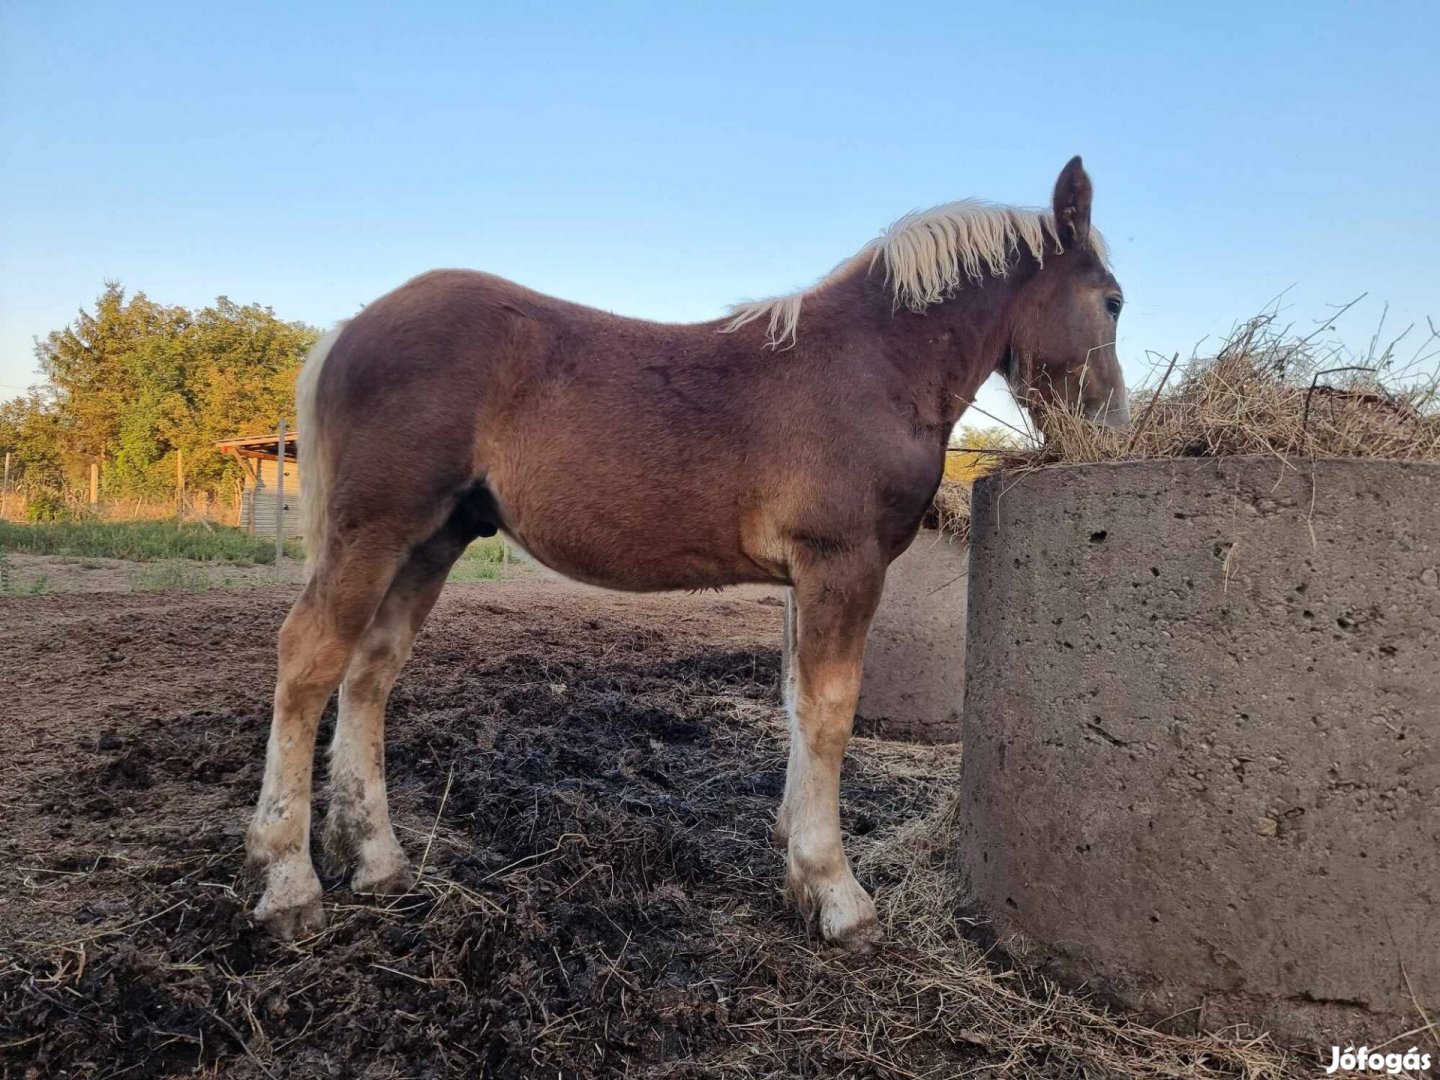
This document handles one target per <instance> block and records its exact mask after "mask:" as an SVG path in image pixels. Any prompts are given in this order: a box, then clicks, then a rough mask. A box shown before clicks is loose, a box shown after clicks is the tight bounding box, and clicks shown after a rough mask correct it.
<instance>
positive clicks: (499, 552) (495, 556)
mask: <svg viewBox="0 0 1440 1080" xmlns="http://www.w3.org/2000/svg"><path fill="white" fill-rule="evenodd" d="M504 562H505V544H504V542H503V541H502V540H501V539H500V537H498V536H490V537H486V538H485V539H483V540H476V541H475V542H474V543H473V544H471V545H470V546H469V547H468V548H466V549H465V554H463V555H461V556H460V558H459V560H458V561H457V562H456V563H455V565H454V567H452V568H451V570H450V577H449V578H448V580H450V581H494V580H495V579H496V578H498V577H499V576H500V567H501V565H502V564H503V563H504Z"/></svg>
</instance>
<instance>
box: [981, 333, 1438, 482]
mask: <svg viewBox="0 0 1440 1080" xmlns="http://www.w3.org/2000/svg"><path fill="white" fill-rule="evenodd" d="M1331 325H1333V320H1332V321H1331V323H1328V324H1327V325H1326V327H1322V330H1323V329H1328V328H1329V326H1331ZM1436 341H1437V337H1436V334H1435V333H1434V332H1433V331H1432V333H1431V335H1430V337H1429V338H1427V339H1426V341H1425V342H1424V343H1423V344H1422V346H1421V347H1420V349H1419V350H1418V351H1417V352H1416V353H1415V354H1414V356H1413V357H1412V359H1411V360H1410V361H1409V362H1408V363H1404V364H1399V363H1397V361H1396V357H1395V347H1396V345H1397V344H1398V342H1392V343H1391V345H1390V346H1389V347H1387V348H1385V349H1384V350H1382V351H1380V352H1379V353H1378V355H1377V354H1376V351H1375V349H1374V347H1373V346H1372V348H1371V351H1370V353H1369V354H1368V355H1366V356H1364V357H1358V358H1357V357H1353V356H1349V355H1346V354H1345V353H1344V352H1343V351H1342V350H1341V349H1339V348H1336V347H1333V346H1326V345H1322V344H1319V343H1317V341H1316V337H1315V335H1311V336H1309V337H1304V338H1297V337H1294V336H1291V335H1290V334H1289V333H1288V332H1287V330H1286V329H1284V328H1281V327H1280V326H1279V325H1278V323H1277V319H1276V316H1275V315H1274V314H1265V315H1260V316H1257V317H1255V318H1253V319H1250V320H1249V321H1247V322H1245V323H1243V324H1241V325H1240V326H1239V327H1237V328H1236V329H1235V330H1234V331H1233V332H1232V333H1231V335H1230V337H1229V338H1228V339H1227V340H1226V341H1225V342H1224V344H1223V345H1222V346H1221V348H1220V349H1219V351H1218V352H1216V353H1215V355H1213V356H1204V357H1195V358H1192V359H1191V360H1190V361H1189V363H1188V364H1186V365H1185V366H1184V367H1183V369H1182V370H1181V371H1180V372H1179V378H1178V379H1177V380H1175V382H1174V384H1173V385H1172V382H1171V378H1172V376H1173V375H1174V374H1175V370H1176V368H1177V367H1179V366H1180V365H1179V364H1178V360H1172V361H1171V362H1170V365H1169V366H1168V367H1167V368H1166V369H1165V372H1164V374H1163V375H1162V376H1161V377H1160V379H1159V381H1158V382H1157V383H1155V384H1153V385H1149V386H1142V387H1139V388H1137V389H1136V390H1134V391H1133V392H1132V394H1131V405H1132V409H1133V410H1134V422H1133V423H1132V425H1131V426H1130V427H1129V428H1106V427H1101V426H1099V425H1096V424H1092V423H1090V422H1088V421H1086V420H1084V419H1083V418H1081V417H1079V416H1077V415H1075V414H1074V413H1072V412H1067V411H1065V410H1052V411H1051V412H1050V413H1049V414H1047V415H1046V416H1045V417H1044V418H1043V420H1042V422H1041V428H1042V431H1043V442H1039V444H1038V445H1036V446H1033V447H1030V448H1027V449H1023V450H1018V451H1014V452H1008V453H1003V454H1001V455H1000V464H1001V466H1002V467H1004V468H1008V469H1024V468H1034V467H1039V466H1044V465H1053V464H1070V465H1077V464H1088V463H1093V462H1105V461H1132V460H1138V459H1143V458H1189V457H1225V456H1230V455H1237V454H1268V455H1274V456H1276V457H1278V458H1280V459H1282V460H1289V459H1312V460H1313V459H1319V458H1344V457H1375V458H1390V459H1429V460H1435V459H1440V385H1437V384H1440V380H1437V376H1436V374H1435V373H1434V372H1433V371H1430V372H1428V373H1427V372H1425V370H1424V369H1426V368H1427V367H1432V366H1433V365H1432V364H1431V361H1433V360H1434V358H1435V356H1436V353H1435V351H1434V347H1435V345H1436ZM1427 350H1429V351H1427Z"/></svg>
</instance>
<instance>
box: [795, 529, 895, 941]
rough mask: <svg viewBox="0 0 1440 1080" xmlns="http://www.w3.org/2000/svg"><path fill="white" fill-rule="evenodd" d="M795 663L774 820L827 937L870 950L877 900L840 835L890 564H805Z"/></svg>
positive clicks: (798, 590) (852, 560) (802, 903)
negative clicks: (858, 714) (844, 766)
mask: <svg viewBox="0 0 1440 1080" xmlns="http://www.w3.org/2000/svg"><path fill="white" fill-rule="evenodd" d="M794 578H795V602H796V606H797V616H798V626H797V628H796V634H795V641H794V649H793V653H792V658H791V663H792V664H793V665H794V671H793V680H794V682H793V697H792V699H791V700H790V701H789V702H788V703H787V704H788V705H789V709H790V765H789V770H788V772H787V773H786V777H785V798H784V801H783V802H782V803H781V806H780V815H779V818H778V819H777V822H776V826H775V837H776V840H777V842H779V843H781V844H783V845H785V846H786V849H787V871H788V876H787V883H786V884H787V888H788V890H789V892H790V894H791V895H792V896H793V897H794V898H795V901H796V903H797V904H798V905H799V907H800V910H801V911H802V912H803V913H804V914H805V915H806V917H807V918H815V919H816V920H817V921H818V922H819V925H820V932H821V934H822V935H823V936H824V938H825V940H826V941H831V942H836V943H838V944H842V945H845V946H847V947H850V948H854V949H857V950H861V951H869V950H870V949H872V948H873V947H874V946H875V944H876V943H877V942H878V941H879V940H880V937H881V933H880V928H879V925H878V924H877V923H876V920H875V903H874V901H872V900H871V899H870V896H869V894H867V893H866V892H865V890H864V889H862V888H861V887H860V884H859V882H857V881H856V880H855V875H854V874H853V873H852V872H851V870H850V864H849V862H848V861H847V860H846V858H845V849H844V847H843V845H842V844H841V839H840V766H841V762H842V760H843V759H844V756H845V747H846V746H847V745H848V744H849V742H850V730H851V727H852V726H853V724H854V721H855V703H856V700H857V699H858V698H859V696H860V669H861V662H862V660H863V658H864V652H865V635H866V633H867V632H868V631H869V629H870V619H871V616H873V615H874V613H875V607H876V605H877V604H878V603H879V601H880V591H881V588H882V587H883V585H884V580H885V569H884V564H883V563H881V562H879V561H878V560H866V559H861V558H856V557H854V556H851V557H847V558H844V559H838V560H837V559H826V560H823V561H816V562H814V563H811V564H809V565H806V566H803V567H801V568H797V570H796V571H795V572H794Z"/></svg>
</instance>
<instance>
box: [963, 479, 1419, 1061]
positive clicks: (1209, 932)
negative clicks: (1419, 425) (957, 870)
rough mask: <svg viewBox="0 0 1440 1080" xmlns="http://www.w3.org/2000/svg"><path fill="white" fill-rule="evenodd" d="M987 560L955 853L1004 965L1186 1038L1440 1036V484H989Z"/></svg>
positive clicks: (976, 528)
mask: <svg viewBox="0 0 1440 1080" xmlns="http://www.w3.org/2000/svg"><path fill="white" fill-rule="evenodd" d="M971 542H972V545H973V564H972V565H973V574H972V577H971V581H970V619H969V622H970V626H969V643H968V649H969V668H968V672H967V685H968V693H967V697H966V702H965V714H964V721H963V728H964V744H965V751H964V763H963V781H962V798H963V803H964V818H963V822H964V823H963V825H962V827H961V829H962V834H961V853H960V855H961V866H962V873H963V876H964V879H965V880H964V883H965V885H966V887H967V889H968V891H969V893H970V895H971V897H972V899H973V901H974V902H975V904H976V905H977V906H978V908H979V909H980V910H981V911H982V913H983V914H984V915H985V916H987V917H988V919H989V921H990V924H991V926H992V928H993V929H994V931H995V932H996V934H997V937H998V939H999V941H1000V942H1001V943H1002V945H1004V946H1005V947H1006V948H1007V949H1008V950H1010V951H1011V952H1012V953H1014V954H1017V955H1025V956H1028V957H1030V958H1031V959H1039V960H1042V961H1043V962H1045V963H1047V964H1048V966H1049V967H1050V968H1051V969H1052V970H1053V971H1054V973H1055V974H1057V975H1059V976H1060V977H1061V978H1062V979H1064V980H1067V981H1071V982H1080V981H1084V982H1086V983H1087V984H1088V985H1089V986H1091V987H1096V988H1100V989H1102V990H1104V991H1106V992H1108V993H1109V994H1110V995H1111V996H1113V997H1114V998H1116V999H1118V1000H1119V1001H1120V1002H1121V1003H1122V1004H1125V1005H1127V1006H1129V1007H1131V1008H1136V1009H1140V1010H1142V1011H1144V1012H1147V1013H1150V1014H1151V1015H1153V1016H1155V1017H1157V1018H1171V1021H1170V1022H1171V1023H1172V1024H1174V1023H1179V1024H1197V1025H1203V1026H1208V1027H1213V1026H1217V1025H1223V1024H1226V1023H1230V1022H1234V1021H1241V1020H1243V1021H1249V1022H1253V1023H1258V1024H1260V1025H1262V1026H1264V1027H1266V1028H1268V1029H1270V1030H1272V1031H1274V1032H1276V1033H1277V1034H1279V1035H1281V1036H1282V1037H1286V1038H1290V1039H1296V1040H1302V1041H1310V1042H1311V1044H1312V1045H1315V1046H1318V1047H1329V1046H1331V1045H1333V1044H1334V1043H1336V1042H1339V1043H1340V1045H1342V1046H1344V1045H1345V1040H1349V1039H1354V1040H1355V1041H1356V1042H1357V1044H1358V1042H1360V1041H1362V1040H1363V1041H1367V1042H1368V1043H1369V1044H1370V1045H1375V1043H1376V1042H1377V1041H1379V1040H1382V1039H1386V1038H1390V1037H1395V1036H1400V1035H1402V1034H1404V1033H1406V1032H1410V1031H1412V1030H1413V1029H1415V1028H1419V1027H1421V1026H1423V1024H1424V1020H1423V1019H1422V1014H1421V1010H1422V1008H1423V1010H1424V1013H1426V1014H1428V1016H1429V1018H1430V1020H1432V1021H1435V1022H1440V580H1437V576H1440V463H1419V462H1410V463H1407V462H1396V461H1378V460H1346V461H1322V462H1318V463H1314V464H1309V463H1291V464H1290V465H1286V464H1283V463H1282V462H1281V461H1279V460H1278V459H1276V458H1230V459H1220V460H1175V461H1149V462H1131V463H1124V464H1111V465H1083V466H1072V467H1064V468H1054V469H1047V470H1043V471H1040V472H1035V473H1031V474H1029V475H1026V476H1024V477H1022V478H1018V479H1017V478H1016V477H1015V476H1008V477H1004V478H992V479H990V480H985V481H982V482H981V483H980V484H979V485H978V486H977V487H976V489H975V496H974V509H973V519H972V540H971ZM1180 1014H1183V1015H1180ZM1432 1030H1433V1029H1432ZM1408 1038H1409V1041H1408V1042H1406V1041H1403V1040H1402V1044H1401V1046H1400V1049H1401V1050H1402V1051H1403V1050H1404V1049H1406V1048H1407V1047H1408V1046H1409V1045H1410V1043H1412V1042H1415V1041H1417V1039H1419V1040H1420V1041H1423V1038H1424V1036H1409V1037H1408Z"/></svg>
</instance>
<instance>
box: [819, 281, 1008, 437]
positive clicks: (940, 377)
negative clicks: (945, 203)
mask: <svg viewBox="0 0 1440 1080" xmlns="http://www.w3.org/2000/svg"><path fill="white" fill-rule="evenodd" d="M1017 278H1018V276H1012V277H1011V278H991V279H989V280H987V281H986V282H985V284H984V286H983V287H969V288H962V289H959V290H958V291H957V292H956V293H955V295H954V296H951V297H949V298H948V299H946V300H943V301H942V302H940V303H939V304H935V305H934V306H932V307H930V308H927V309H926V310H925V311H922V312H915V311H910V310H907V309H905V308H899V309H896V308H895V304H894V299H893V297H892V295H891V292H890V289H889V287H888V285H887V284H886V283H885V281H884V279H883V275H881V274H880V273H878V272H876V273H871V274H869V275H865V276H857V277H856V278H854V279H851V280H850V281H847V282H845V283H844V284H843V285H842V286H841V288H838V289H836V290H835V291H834V292H832V294H831V295H830V296H829V297H827V299H829V300H830V301H831V302H832V304H833V307H832V310H831V312H830V313H828V314H829V317H831V318H838V319H841V320H844V321H845V322H846V323H848V324H849V326H850V327H851V328H852V329H851V332H852V333H854V334H856V335H858V336H860V337H863V338H866V339H867V342H868V344H869V345H870V346H871V348H870V349H869V350H867V351H870V352H872V354H873V355H874V356H875V358H876V362H877V363H879V364H882V365H883V366H884V367H885V368H886V370H887V371H893V372H896V373H898V376H899V379H900V381H901V382H903V384H904V388H905V392H906V393H907V395H908V396H910V397H911V398H912V399H913V401H914V404H915V410H916V416H917V418H919V419H920V420H921V421H922V422H923V423H925V424H926V425H934V426H935V427H936V428H937V429H943V430H944V432H945V434H946V436H947V437H948V434H949V430H950V428H951V427H953V426H954V424H955V422H956V420H958V419H959V417H960V414H961V413H962V412H964V411H965V409H966V408H967V407H968V406H969V405H970V403H971V402H972V401H974V399H975V394H976V392H977V391H978V390H979V389H980V386H981V385H982V384H983V383H984V382H985V380H986V379H988V378H989V377H990V375H991V374H993V373H994V372H995V370H996V369H997V368H998V367H999V364H1000V361H1001V358H1002V357H1003V356H1004V354H1005V349H1006V347H1007V344H1008V329H1007V327H1006V323H1005V320H1006V313H1007V309H1008V306H1009V300H1010V297H1011V294H1012V290H1014V289H1015V288H1017V287H1018V285H1019V281H1018V280H1017Z"/></svg>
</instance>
